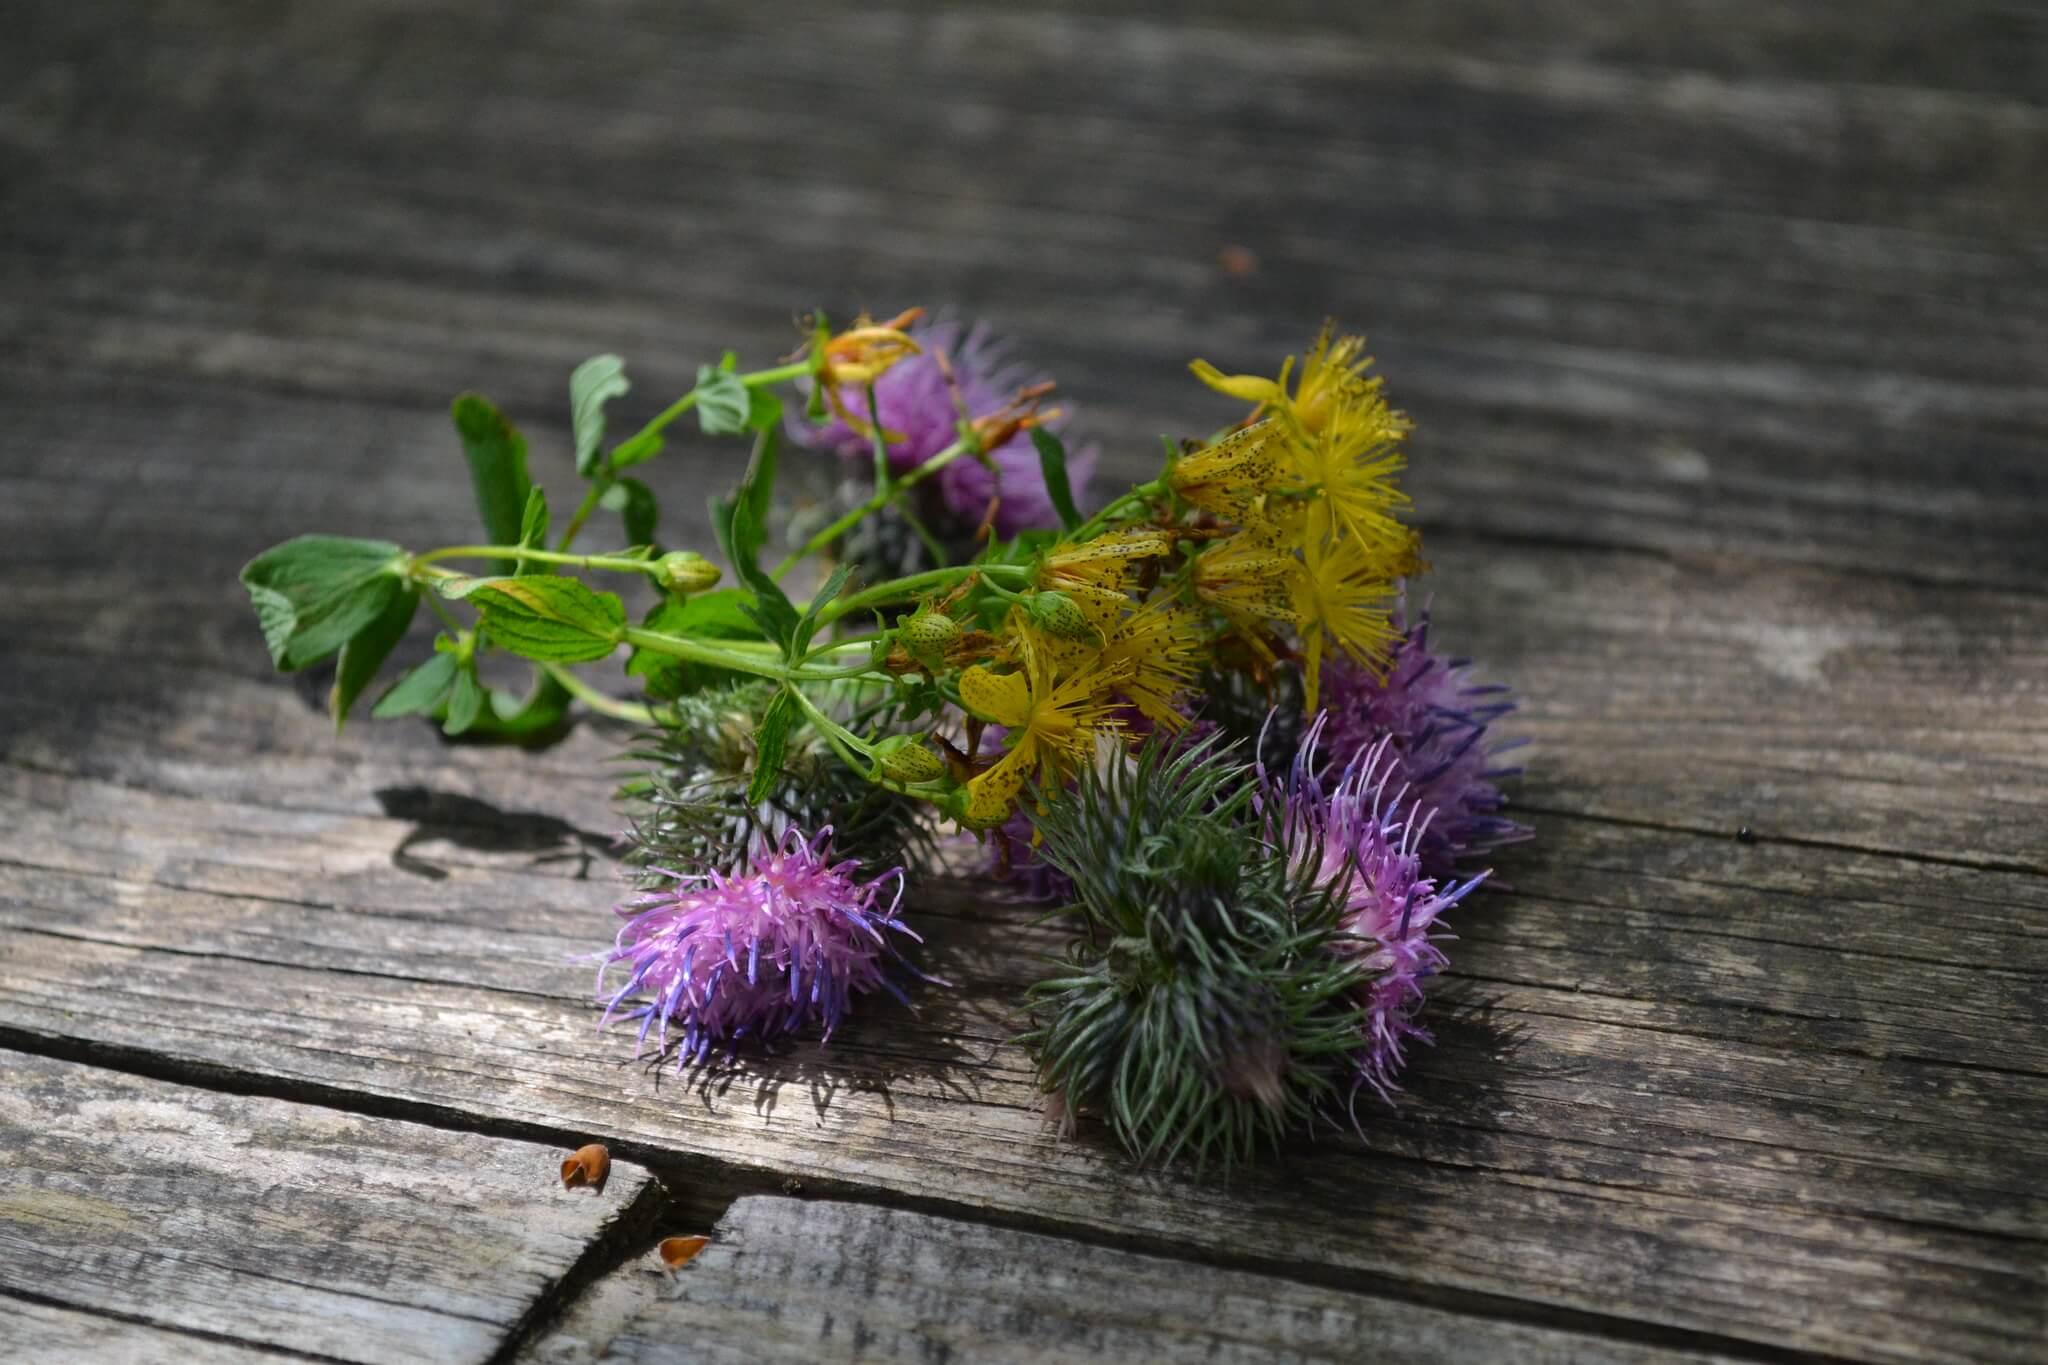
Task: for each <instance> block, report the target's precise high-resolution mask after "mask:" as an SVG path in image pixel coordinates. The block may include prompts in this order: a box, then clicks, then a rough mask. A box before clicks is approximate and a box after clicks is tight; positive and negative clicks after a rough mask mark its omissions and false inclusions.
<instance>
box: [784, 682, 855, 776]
mask: <svg viewBox="0 0 2048 1365" xmlns="http://www.w3.org/2000/svg"><path fill="white" fill-rule="evenodd" d="M789 695H790V696H792V697H794V698H795V699H796V704H797V705H798V706H800V707H802V708H803V711H804V714H805V715H807V716H809V717H810V718H811V724H813V725H815V726H817V727H818V731H819V733H821V734H823V735H824V736H825V738H826V739H828V740H831V741H832V747H833V748H835V749H840V750H841V753H840V755H839V756H840V757H841V758H846V759H847V766H848V767H851V768H855V769H859V766H860V765H858V764H856V763H854V762H853V760H852V759H850V758H847V755H846V754H845V752H844V750H845V749H852V750H853V751H854V752H855V753H857V754H859V755H860V756H861V757H862V758H865V759H866V760H868V762H869V764H870V765H872V764H873V763H874V759H875V754H874V749H873V748H872V747H871V746H870V745H869V744H868V742H867V741H866V740H864V739H862V738H860V736H858V735H856V734H854V733H853V731H851V730H849V729H847V728H846V727H845V726H844V725H841V724H840V723H839V722H838V721H836V720H834V719H832V717H830V716H828V715H826V714H825V713H824V712H823V711H820V710H819V709H818V707H817V704H816V703H815V702H813V701H812V700H811V699H810V698H809V697H807V696H805V695H804V691H803V689H802V688H801V687H791V688H790V689H789ZM863 776H865V772H863Z"/></svg>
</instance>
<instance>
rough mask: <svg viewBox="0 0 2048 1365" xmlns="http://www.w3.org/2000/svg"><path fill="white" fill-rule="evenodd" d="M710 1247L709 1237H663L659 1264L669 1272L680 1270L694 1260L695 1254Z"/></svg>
mask: <svg viewBox="0 0 2048 1365" xmlns="http://www.w3.org/2000/svg"><path fill="white" fill-rule="evenodd" d="M710 1245H711V1239H710V1238H709V1237H664V1238H662V1239H661V1246H660V1247H659V1248H657V1249H658V1250H659V1251H660V1252H661V1263H662V1264H663V1265H665V1266H667V1267H668V1268H669V1269H670V1270H681V1269H682V1268H683V1267H684V1266H686V1265H688V1264H689V1263H690V1262H691V1261H693V1260H695V1259H696V1257H697V1253H698V1252H700V1251H702V1250H703V1249H704V1248H705V1247H708V1246H710Z"/></svg>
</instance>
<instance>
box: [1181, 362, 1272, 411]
mask: <svg viewBox="0 0 2048 1365" xmlns="http://www.w3.org/2000/svg"><path fill="white" fill-rule="evenodd" d="M1188 368H1189V369H1191V370H1193V371H1194V372H1195V378H1197V379H1199V380H1201V381H1202V382H1203V383H1204V384H1207V385H1208V386H1209V387H1210V388H1212V389H1214V390H1216V392H1218V393H1225V394H1229V395H1230V396H1231V397H1232V398H1242V399H1243V400H1244V401H1245V402H1247V403H1271V402H1275V401H1277V400H1279V399H1281V398H1285V397H1286V396H1287V395H1286V394H1285V392H1283V391H1282V390H1281V388H1280V386H1279V385H1278V384H1275V383H1274V382H1273V381H1272V380H1270V379H1266V378H1262V377H1261V376H1259V375H1255V374H1225V373H1223V371H1221V370H1219V369H1217V368H1216V367H1215V366H1214V365H1211V364H1210V363H1209V362H1208V361H1206V360H1196V361H1191V362H1189V364H1188Z"/></svg>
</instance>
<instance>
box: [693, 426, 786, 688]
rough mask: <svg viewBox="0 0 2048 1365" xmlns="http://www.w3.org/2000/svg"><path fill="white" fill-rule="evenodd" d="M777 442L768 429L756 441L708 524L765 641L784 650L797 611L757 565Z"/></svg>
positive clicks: (765, 529)
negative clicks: (746, 593) (734, 486)
mask: <svg viewBox="0 0 2048 1365" xmlns="http://www.w3.org/2000/svg"><path fill="white" fill-rule="evenodd" d="M777 439H778V433H777V432H776V431H775V430H774V429H773V428H771V429H769V430H767V431H764V432H762V433H761V434H760V436H759V437H758V438H756V440H755V442H754V457H753V459H751V460H749V461H748V462H747V474H746V477H745V478H744V479H742V480H740V486H739V489H738V490H737V491H736V492H735V493H734V494H733V496H732V497H730V498H721V499H716V500H714V501H713V502H712V504H711V525H712V528H713V529H714V530H715V531H717V533H718V543H719V546H720V548H722V549H723V550H724V551H725V557H726V558H727V559H728V560H730V561H732V569H733V574H734V576H735V577H737V578H738V579H739V581H740V582H741V583H742V584H744V585H745V586H746V587H747V588H749V589H751V590H752V592H753V594H754V598H755V608H754V609H755V610H756V611H757V612H759V613H760V615H761V618H762V619H763V621H764V623H765V624H764V626H763V629H764V630H765V631H766V633H767V638H768V639H770V640H773V641H775V643H777V644H779V645H782V646H783V647H784V648H787V647H788V645H789V641H790V638H791V636H792V635H793V634H794V633H795V630H796V623H797V613H796V608H795V607H794V606H793V605H791V603H790V600H789V598H788V596H787V595H786V594H785V593H784V592H783V591H782V589H781V588H780V587H779V586H777V584H776V582H775V580H774V579H772V578H770V577H769V576H768V575H767V573H766V572H764V571H763V570H762V568H761V565H760V558H761V547H762V546H763V545H764V544H766V543H767V540H768V507H769V501H770V499H771V498H773V497H774V494H775V449H776V442H777Z"/></svg>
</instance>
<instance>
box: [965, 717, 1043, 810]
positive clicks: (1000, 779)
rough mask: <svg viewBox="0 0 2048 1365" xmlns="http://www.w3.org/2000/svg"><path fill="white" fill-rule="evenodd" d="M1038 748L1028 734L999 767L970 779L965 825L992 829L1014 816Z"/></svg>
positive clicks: (1003, 757) (996, 766)
mask: <svg viewBox="0 0 2048 1365" xmlns="http://www.w3.org/2000/svg"><path fill="white" fill-rule="evenodd" d="M1035 747H1037V746H1036V745H1034V744H1032V742H1031V738H1030V736H1028V735H1027V736H1025V737H1024V738H1023V739H1021V740H1019V741H1018V742H1017V747H1016V748H1014V749H1012V750H1010V752H1008V753H1006V754H1004V755H1003V756H1002V758H1001V760H1000V761H998V762H997V764H996V765H995V767H993V768H990V769H989V770H988V771H987V772H985V773H981V774H978V775H977V776H975V777H973V778H971V779H969V781H968V783H967V814H966V816H965V817H964V818H963V819H962V823H963V824H965V825H966V826H967V827H968V828H970V829H989V828H991V827H993V826H995V825H1000V824H1001V823H1003V821H1005V820H1007V819H1009V818H1010V807H1011V806H1012V805H1014V804H1015V803H1016V800H1017V793H1018V792H1020V791H1022V790H1023V788H1024V774H1025V773H1026V772H1027V771H1028V770H1029V768H1030V763H1029V759H1030V755H1031V751H1032V749H1034V748H1035Z"/></svg>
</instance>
